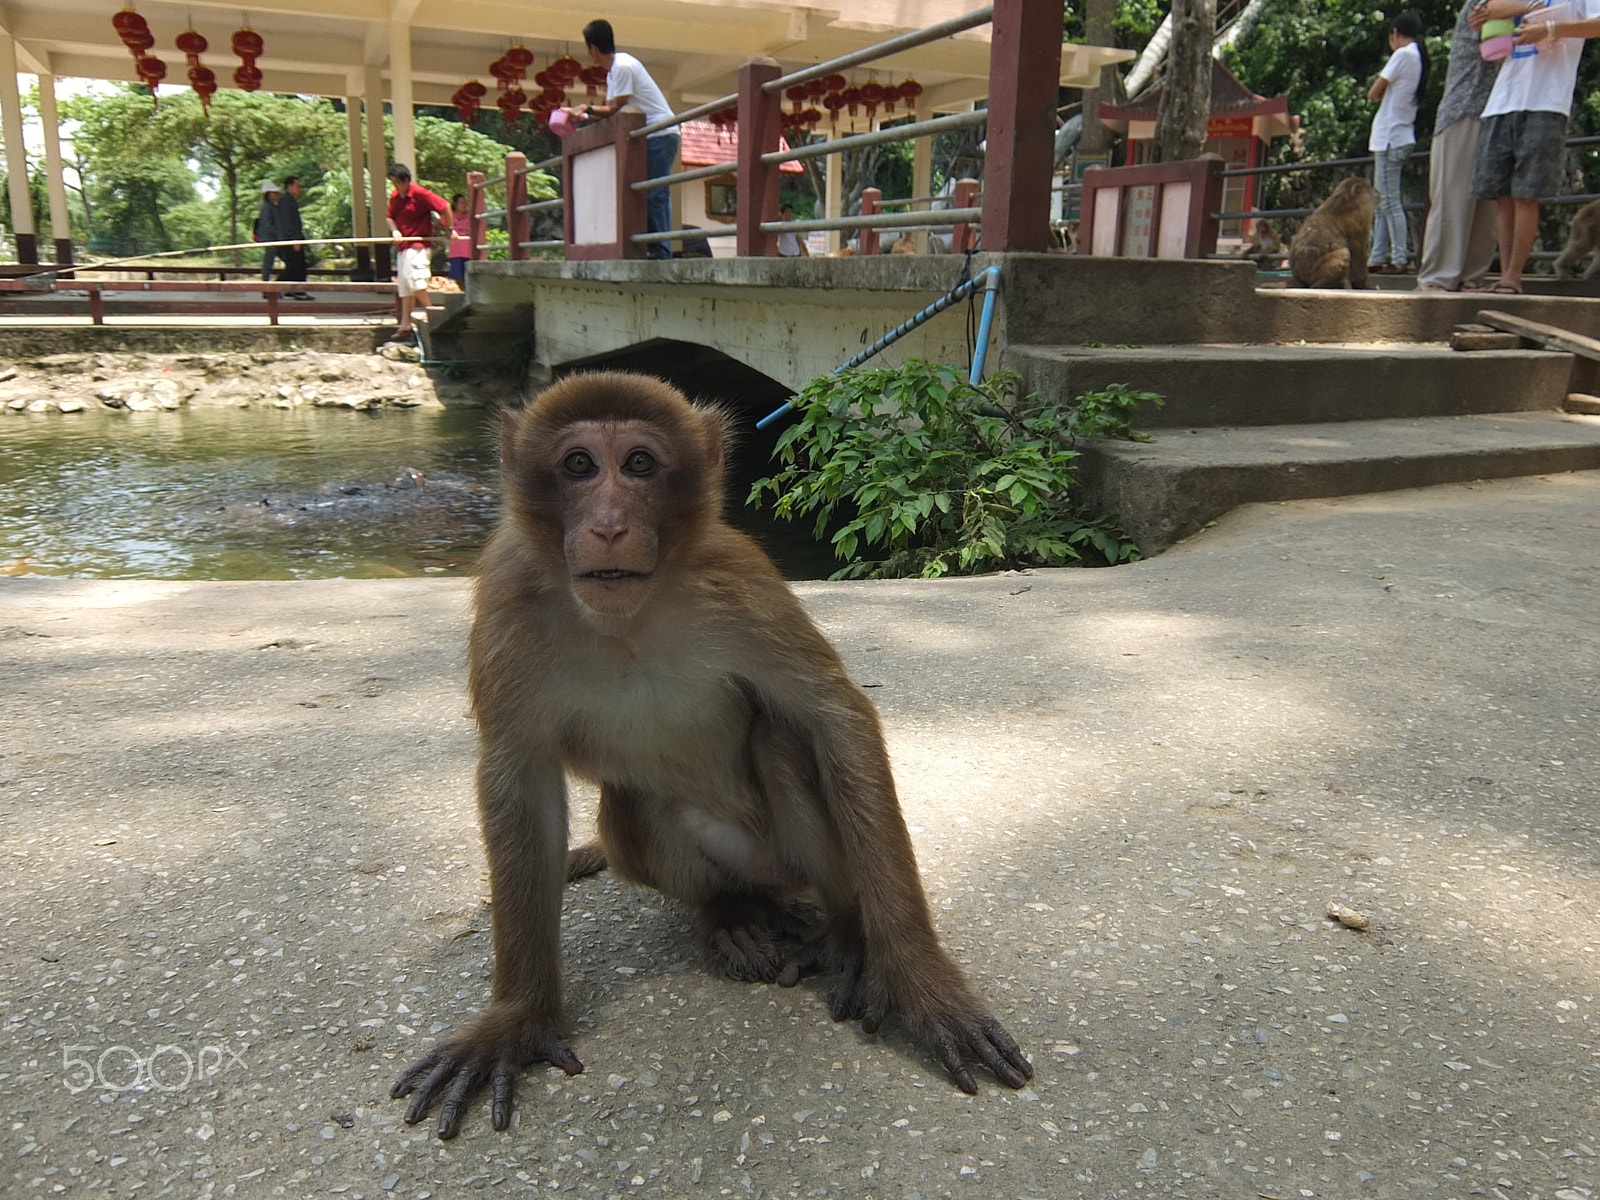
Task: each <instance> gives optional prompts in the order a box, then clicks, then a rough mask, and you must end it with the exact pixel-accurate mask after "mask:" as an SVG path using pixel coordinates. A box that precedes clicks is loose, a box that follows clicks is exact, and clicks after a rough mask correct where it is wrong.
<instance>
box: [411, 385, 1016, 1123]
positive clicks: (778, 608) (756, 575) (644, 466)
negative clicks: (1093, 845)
mask: <svg viewBox="0 0 1600 1200" xmlns="http://www.w3.org/2000/svg"><path fill="white" fill-rule="evenodd" d="M724 425H725V418H724V416H723V414H722V413H721V412H719V411H717V410H716V409H711V408H702V407H696V406H693V405H691V404H690V403H689V402H688V401H687V400H686V399H684V397H683V396H682V395H681V394H679V393H678V392H677V391H675V390H674V389H673V388H671V387H669V386H667V385H666V384H665V383H662V382H661V381H659V380H656V379H651V378H648V377H646V376H641V375H623V374H596V375H576V376H572V377H570V378H568V379H565V380H563V381H562V382H560V383H558V384H556V385H555V386H554V387H552V388H550V389H549V390H548V391H546V392H545V393H544V394H542V395H541V396H539V397H538V398H537V399H536V400H534V401H533V402H532V403H531V404H530V405H529V406H528V407H527V408H526V409H525V410H524V411H523V412H521V413H520V414H518V413H513V412H505V413H503V414H502V426H501V443H500V457H501V467H502V476H503V479H504V484H505V486H504V492H505V511H504V514H503V515H502V517H501V521H500V525H499V527H498V529H497V530H496V531H495V533H494V536H493V537H492V538H491V539H490V541H489V544H488V545H487V546H486V547H485V549H484V552H483V557H482V559H481V561H480V565H479V575H478V584H477V591H476V595H475V599H474V618H473V624H472V636H471V641H470V646H469V654H468V660H469V667H468V669H469V680H468V689H469V691H470V693H471V697H472V707H473V712H474V715H475V716H476V717H477V721H478V736H479V756H478V773H477V791H478V814H479V821H480V824H481V826H482V830H483V840H484V847H485V850H486V851H487V856H488V860H489V882H490V893H491V899H492V903H493V907H494V980H493V984H492V988H491V996H490V1002H489V1007H488V1009H487V1011H485V1012H484V1013H483V1014H482V1015H481V1016H480V1017H478V1018H477V1019H476V1020H475V1021H473V1022H471V1023H470V1024H469V1025H467V1027H466V1028H465V1029H463V1030H461V1031H460V1032H458V1033H456V1034H455V1035H454V1036H453V1037H447V1038H445V1039H444V1040H442V1041H441V1042H440V1043H439V1045H438V1046H437V1047H436V1048H435V1049H434V1050H433V1051H431V1052H430V1053H429V1054H427V1055H426V1056H425V1057H423V1058H422V1059H420V1060H419V1061H417V1062H416V1063H415V1064H413V1065H412V1066H411V1068H410V1069H409V1070H407V1071H406V1072H405V1074H404V1075H402V1076H401V1077H400V1079H399V1080H398V1081H397V1082H396V1083H395V1085H394V1087H393V1088H392V1089H391V1092H390V1094H391V1095H392V1096H395V1097H399V1096H407V1095H409V1096H410V1097H411V1102H410V1104H409V1106H408V1107H407V1108H406V1112H405V1120H406V1121H407V1122H408V1123H413V1124H414V1123H416V1122H417V1121H420V1120H422V1118H423V1116H424V1115H425V1114H426V1113H427V1111H428V1109H429V1108H430V1107H431V1106H432V1105H433V1104H434V1103H435V1102H436V1101H438V1102H439V1104H440V1107H439V1120H438V1130H439V1136H440V1137H445V1138H450V1137H454V1136H455V1135H456V1133H457V1131H458V1130H459V1128H460V1125H461V1120H462V1117H463V1116H464V1115H465V1114H466V1112H467V1108H468V1105H469V1103H470V1101H471V1098H472V1096H473V1094H474V1093H475V1092H476V1091H477V1090H478V1089H479V1088H481V1087H483V1086H484V1085H486V1084H487V1085H488V1086H489V1087H490V1089H491V1098H492V1104H491V1114H492V1121H493V1124H494V1127H495V1128H496V1129H505V1128H507V1126H508V1125H509V1124H510V1121H511V1106H512V1092H513V1086H514V1082H515V1079H516V1074H517V1072H518V1071H519V1070H521V1069H522V1068H524V1067H527V1066H529V1065H531V1064H533V1063H538V1062H544V1063H549V1064H551V1065H553V1066H557V1067H560V1068H561V1069H562V1070H563V1071H565V1072H567V1074H569V1075H575V1074H578V1073H579V1072H581V1071H582V1070H583V1064H582V1063H581V1062H580V1061H579V1060H578V1057H577V1055H576V1054H574V1053H573V1051H572V1049H571V1047H570V1045H569V1044H568V1031H567V1024H566V1020H565V1017H564V1014H563V1010H562V1000H561V892H562V886H563V884H564V883H565V882H566V881H567V880H568V879H576V878H579V877H581V876H583V875H586V874H591V873H593V872H595V871H599V870H602V869H604V868H605V867H607V866H609V867H610V868H611V870H613V871H614V872H616V874H618V875H619V876H621V877H622V878H624V879H627V880H630V881H632V882H634V883H637V884H641V885H643V886H646V887H652V888H655V889H657V890H658V891H661V892H663V893H665V894H666V895H668V896H671V897H673V898H674V899H676V900H678V901H680V902H682V903H683V904H685V905H687V906H688V907H690V908H691V909H693V910H694V911H695V913H696V914H697V924H698V935H699V941H700V943H701V945H702V947H703V948H704V950H705V952H706V954H707V956H708V957H709V959H710V961H711V963H712V964H713V966H714V967H716V968H717V969H718V970H720V971H721V972H722V973H724V974H726V975H728V976H730V977H732V978H734V979H740V980H752V981H763V982H766V983H778V984H781V985H784V986H791V985H793V984H794V983H796V982H797V981H798V980H799V979H800V977H801V975H802V974H807V973H812V972H816V973H820V974H821V976H822V977H823V980H824V988H825V991H826V994H827V997H828V1005H829V1009H830V1011H831V1012H832V1015H833V1018H834V1020H836V1021H843V1020H847V1019H857V1020H860V1021H861V1024H862V1028H863V1029H865V1030H866V1031H867V1032H868V1033H872V1032H875V1031H876V1030H877V1029H878V1027H879V1026H880V1025H881V1024H882V1023H883V1022H884V1021H885V1020H886V1019H888V1017H889V1016H890V1015H891V1014H894V1015H898V1016H899V1018H900V1019H901V1020H902V1021H903V1022H905V1024H906V1026H907V1027H908V1029H909V1030H910V1032H911V1034H912V1035H913V1036H914V1037H915V1038H916V1039H917V1040H918V1042H919V1043H921V1044H922V1045H923V1046H925V1047H926V1048H927V1049H928V1050H929V1051H930V1052H931V1053H932V1054H933V1055H934V1056H935V1057H937V1058H938V1059H939V1061H940V1062H941V1063H943V1064H944V1066H945V1068H946V1069H947V1070H948V1071H949V1072H950V1074H951V1075H952V1077H953V1078H954V1079H955V1082H956V1085H957V1086H958V1087H960V1088H961V1090H962V1091H964V1092H967V1093H969V1094H970V1093H975V1092H976V1091H977V1090H978V1089H977V1083H976V1082H975V1081H974V1079H973V1077H972V1072H971V1070H970V1068H969V1066H968V1060H969V1059H975V1060H976V1061H977V1062H980V1063H982V1064H983V1065H984V1066H985V1067H987V1068H988V1069H989V1070H990V1071H992V1072H993V1073H994V1075H995V1077H996V1078H998V1079H999V1080H1000V1082H1001V1083H1004V1084H1006V1085H1007V1086H1009V1087H1014V1088H1020V1087H1022V1086H1023V1085H1024V1084H1025V1083H1027V1081H1028V1079H1029V1078H1030V1077H1031V1076H1032V1075H1033V1067H1032V1065H1031V1064H1030V1063H1029V1061H1028V1059H1027V1057H1026V1056H1025V1055H1024V1054H1023V1052H1022V1051H1021V1050H1020V1049H1019V1048H1018V1046H1017V1043H1016V1042H1015V1041H1014V1040H1013V1039H1012V1037H1011V1035H1010V1034H1009V1033H1007V1032H1006V1030H1005V1029H1004V1028H1003V1027H1002V1026H1001V1024H1000V1022H999V1021H997V1020H996V1019H995V1018H994V1017H993V1016H992V1015H991V1014H990V1012H989V1010H988V1008H987V1006H986V1005H985V1004H984V1002H983V1000H982V998H980V997H979V995H978V993H977V992H976V990H974V989H973V987H972V985H971V984H970V983H968V982H967V980H966V977H965V976H964V975H963V974H962V972H961V969H960V968H959V967H958V966H957V965H956V963H955V960H954V959H952V958H951V957H950V955H949V953H948V952H947V951H946V950H945V949H944V947H943V946H941V945H940V944H939V937H938V934H937V933H936V932H935V931H934V927H933V918H932V915H931V913H930V912H929V909H928V901H927V897H926V895H925V893H924V892H923V889H922V882H921V879H920V878H919V877H918V874H917V863H916V857H915V855H914V854H913V851H912V846H911V837H910V834H909V833H908V832H907V829H906V823H905V820H904V818H903V817H902V816H901V813H900V804H899V801H898V799H897V798H896V795H895V785H894V777H893V775H892V774H891V772H890V768H889V755H888V751H887V749H886V748H885V745H884V738H883V730H882V727H881V726H880V725H879V722H878V714H877V711H876V710H875V709H874V708H873V706H872V703H871V702H870V701H869V700H868V699H867V698H866V696H865V694H864V693H863V692H862V691H861V689H860V688H858V687H857V686H856V685H855V684H854V683H852V682H851V680H850V677H849V676H848V675H847V674H846V673H845V669H844V664H843V663H842V662H841V661H840V659H839V655H838V653H837V652H836V651H835V650H834V649H833V647H832V646H830V645H829V644H828V642H827V641H826V639H824V638H823V636H822V634H821V632H819V631H818V629H817V627H816V626H815V625H813V624H812V622H811V619H810V618H809V617H808V616H807V615H806V613H805V610H804V609H802V608H801V606H800V603H799V601H798V600H797V599H796V598H795V596H794V593H793V592H791V591H790V590H789V587H788V585H787V584H786V583H785V582H784V581H783V578H782V576H781V575H779V573H778V571H777V568H776V567H774V566H773V565H772V563H771V561H770V560H769V559H768V558H767V556H766V555H765V554H764V553H762V552H761V550H760V549H759V548H758V547H757V546H756V544H755V543H754V542H753V541H751V540H750V539H749V538H748V537H746V536H745V535H744V534H742V533H738V532H736V531H735V530H733V529H732V528H730V527H729V526H728V525H727V524H726V523H725V522H724V521H723V519H722V475H723V445H724V442H725V436H726V431H725V428H724ZM569 771H570V772H572V773H573V774H575V775H579V776H582V777H584V778H587V779H590V780H592V781H594V782H595V783H597V784H599V786H600V811H599V830H600V838H599V841H598V842H597V843H591V844H588V845H584V846H580V847H578V848H576V849H575V850H572V851H571V852H570V853H569V851H568V848H567V785H566V775H567V773H568V772H569ZM800 898H806V899H810V900H813V901H815V902H817V903H820V905H821V906H822V910H823V918H822V920H821V921H820V922H819V923H818V924H817V925H815V926H809V925H807V923H806V922H805V921H803V920H801V919H800V918H799V917H797V916H796V915H795V914H794V913H793V912H792V911H791V910H790V908H789V907H788V903H789V901H791V900H795V899H800Z"/></svg>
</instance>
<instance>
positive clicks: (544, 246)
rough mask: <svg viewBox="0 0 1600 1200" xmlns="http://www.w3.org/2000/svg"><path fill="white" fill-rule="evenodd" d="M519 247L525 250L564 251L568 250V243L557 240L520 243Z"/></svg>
mask: <svg viewBox="0 0 1600 1200" xmlns="http://www.w3.org/2000/svg"><path fill="white" fill-rule="evenodd" d="M517 245H518V246H519V247H521V248H522V249H523V250H562V249H565V248H566V245H567V243H566V242H565V241H563V240H561V239H560V238H557V239H555V240H554V241H550V240H545V241H542V242H518V243H517Z"/></svg>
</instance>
